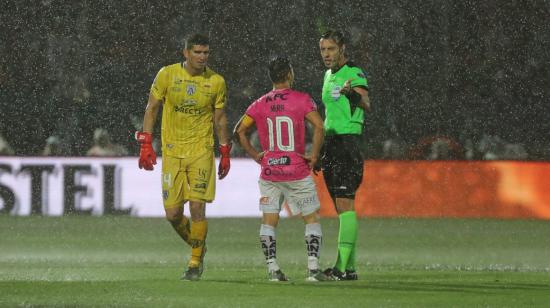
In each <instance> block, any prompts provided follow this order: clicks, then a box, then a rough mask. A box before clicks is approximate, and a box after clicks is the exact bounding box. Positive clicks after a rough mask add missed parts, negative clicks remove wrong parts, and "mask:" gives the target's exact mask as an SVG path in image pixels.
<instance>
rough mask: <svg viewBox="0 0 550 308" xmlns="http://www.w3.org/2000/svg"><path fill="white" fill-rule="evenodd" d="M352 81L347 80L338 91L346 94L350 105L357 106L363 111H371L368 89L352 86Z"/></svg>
mask: <svg viewBox="0 0 550 308" xmlns="http://www.w3.org/2000/svg"><path fill="white" fill-rule="evenodd" d="M352 81H353V79H349V80H347V81H346V82H345V83H344V86H343V87H342V89H341V90H340V93H341V94H344V95H345V96H346V98H347V99H348V101H349V103H350V105H351V106H352V107H359V108H361V109H363V110H365V111H371V108H370V99H369V91H368V90H367V89H366V88H364V87H361V86H356V87H352V86H351V83H352Z"/></svg>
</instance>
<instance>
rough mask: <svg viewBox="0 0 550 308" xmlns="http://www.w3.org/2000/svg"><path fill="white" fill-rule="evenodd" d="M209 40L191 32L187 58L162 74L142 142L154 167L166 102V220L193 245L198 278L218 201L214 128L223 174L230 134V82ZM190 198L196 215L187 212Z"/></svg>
mask: <svg viewBox="0 0 550 308" xmlns="http://www.w3.org/2000/svg"><path fill="white" fill-rule="evenodd" d="M209 52H210V51H209V39H208V37H206V36H204V35H201V34H192V35H190V36H189V37H188V38H187V39H186V40H185V46H184V49H183V56H184V57H185V60H184V61H183V62H181V63H176V64H172V65H168V66H165V67H163V68H162V69H161V70H160V71H159V72H158V74H157V76H156V78H155V80H154V82H153V85H152V86H151V92H150V94H149V100H148V102H147V107H146V108H145V116H144V118H143V131H142V132H136V139H137V140H138V142H139V143H140V147H141V148H140V157H139V168H140V169H141V168H143V169H145V170H153V165H155V164H156V154H155V152H154V150H153V147H152V139H153V137H152V133H153V127H154V125H155V121H156V119H157V114H158V111H159V109H160V107H161V105H162V153H163V159H162V197H163V199H164V210H165V212H166V219H168V221H169V222H170V224H171V225H172V227H174V229H175V231H176V232H177V233H178V234H179V236H180V237H181V238H182V239H183V240H184V241H185V242H186V243H187V244H189V246H191V259H190V260H189V264H188V268H187V270H186V271H185V272H184V273H183V276H182V279H183V280H199V279H200V277H201V275H202V271H203V266H204V265H203V260H204V255H205V253H206V244H205V240H206V234H207V231H208V222H207V220H206V217H205V205H206V203H208V202H212V201H213V200H214V195H215V184H216V167H215V164H214V129H215V130H216V135H217V137H218V141H219V144H220V154H221V157H220V163H219V166H218V177H219V179H223V178H224V177H225V176H226V175H227V173H228V172H229V167H230V163H229V152H230V150H231V143H230V136H229V134H228V131H227V117H226V115H225V112H224V106H225V103H226V85H225V80H224V79H223V77H222V76H220V75H219V74H217V73H216V72H214V71H212V70H211V69H210V68H208V67H207V61H208V56H209ZM186 202H189V210H190V213H191V220H189V219H188V218H187V217H185V216H184V214H183V206H184V204H185V203H186Z"/></svg>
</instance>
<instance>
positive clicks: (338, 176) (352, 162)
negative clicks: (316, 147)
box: [322, 135, 364, 199]
mask: <svg viewBox="0 0 550 308" xmlns="http://www.w3.org/2000/svg"><path fill="white" fill-rule="evenodd" d="M363 161H364V159H363V154H362V151H361V136H360V135H334V136H326V137H325V143H324V147H323V155H322V166H323V176H324V178H325V183H326V184H327V188H328V191H329V193H330V196H331V197H332V198H333V199H334V198H349V199H353V198H355V191H356V190H357V188H359V185H360V184H361V181H362V180H363Z"/></svg>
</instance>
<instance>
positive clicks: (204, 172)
mask: <svg viewBox="0 0 550 308" xmlns="http://www.w3.org/2000/svg"><path fill="white" fill-rule="evenodd" d="M215 193H216V167H215V166H214V153H213V152H212V153H209V154H206V155H202V156H198V157H189V158H177V157H170V156H167V155H165V156H163V157H162V198H163V200H164V208H173V207H176V206H181V205H183V204H184V203H185V202H187V201H199V202H212V200H214V195H215Z"/></svg>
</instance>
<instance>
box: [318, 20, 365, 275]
mask: <svg viewBox="0 0 550 308" xmlns="http://www.w3.org/2000/svg"><path fill="white" fill-rule="evenodd" d="M319 48H320V51H321V57H322V58H323V62H324V64H325V66H326V67H327V68H328V70H327V71H326V73H325V78H324V82H323V93H322V99H323V104H324V105H325V146H324V152H323V160H322V168H323V176H324V178H325V182H326V184H327V187H328V191H329V193H330V196H331V198H332V200H333V201H334V204H335V205H336V211H337V212H338V217H339V220H340V230H339V234H338V258H337V260H336V264H335V265H334V267H332V268H329V269H327V270H326V271H325V273H326V274H328V275H332V276H333V277H334V279H336V280H357V273H356V271H355V247H356V242H357V228H358V223H357V215H356V213H355V206H354V199H355V191H356V190H357V188H358V187H359V185H360V184H361V181H362V179H363V155H362V152H361V148H360V143H361V135H362V133H363V122H364V116H365V112H366V111H369V110H370V102H369V96H368V82H367V78H366V76H365V73H364V72H363V70H361V69H360V68H359V67H357V66H355V65H354V64H353V63H351V62H350V61H348V59H347V57H346V55H345V51H346V41H345V37H344V35H343V34H342V32H340V31H334V30H330V31H328V32H326V33H324V34H323V35H322V36H321V40H320V41H319Z"/></svg>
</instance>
